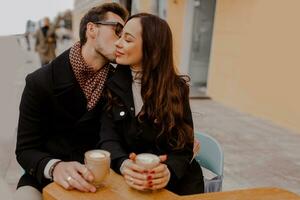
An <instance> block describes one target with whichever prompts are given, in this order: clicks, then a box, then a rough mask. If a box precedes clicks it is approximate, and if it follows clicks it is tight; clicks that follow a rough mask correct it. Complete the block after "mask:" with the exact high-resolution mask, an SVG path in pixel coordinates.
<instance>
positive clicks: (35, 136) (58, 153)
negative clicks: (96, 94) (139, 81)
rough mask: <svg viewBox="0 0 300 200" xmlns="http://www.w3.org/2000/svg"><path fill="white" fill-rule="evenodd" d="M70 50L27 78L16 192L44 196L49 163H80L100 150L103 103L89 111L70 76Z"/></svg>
mask: <svg viewBox="0 0 300 200" xmlns="http://www.w3.org/2000/svg"><path fill="white" fill-rule="evenodd" d="M69 53H70V50H67V51H65V52H64V53H62V54H61V55H60V56H59V57H57V58H56V59H54V60H53V61H52V62H51V63H50V64H48V65H46V66H44V67H42V68H40V69H38V70H36V71H35V72H33V73H31V74H29V75H28V76H27V77H26V86H25V88H24V91H23V95H22V99H21V103H20V115H19V124H18V134H17V144H16V151H15V152H16V156H17V161H18V162H19V164H20V165H21V166H22V168H23V169H24V170H25V173H24V175H23V176H22V177H21V179H20V181H19V183H18V187H20V186H24V185H31V186H33V187H35V188H37V189H39V190H40V191H41V190H42V188H43V187H44V186H46V185H47V184H48V183H50V180H48V179H46V178H44V168H45V166H46V164H47V163H48V161H49V160H51V159H54V158H56V159H61V160H63V161H79V162H81V163H83V160H84V152H85V151H87V150H90V149H94V148H97V143H98V142H99V131H100V125H101V124H100V116H101V111H102V106H103V105H104V103H103V99H100V100H99V102H98V104H97V105H96V107H95V108H94V109H92V110H91V111H88V110H87V100H86V97H85V95H84V93H83V91H82V90H81V88H80V86H79V83H78V82H77V80H76V78H75V75H74V73H73V71H72V68H71V64H70V60H69Z"/></svg>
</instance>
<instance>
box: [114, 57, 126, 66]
mask: <svg viewBox="0 0 300 200" xmlns="http://www.w3.org/2000/svg"><path fill="white" fill-rule="evenodd" d="M116 63H117V64H119V65H128V63H127V62H126V61H124V60H122V59H119V58H116Z"/></svg>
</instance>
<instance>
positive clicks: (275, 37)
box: [208, 0, 300, 133]
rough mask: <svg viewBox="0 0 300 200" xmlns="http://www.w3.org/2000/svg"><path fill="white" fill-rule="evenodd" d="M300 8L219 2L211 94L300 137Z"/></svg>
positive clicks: (276, 0)
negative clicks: (296, 132) (294, 131)
mask: <svg viewBox="0 0 300 200" xmlns="http://www.w3.org/2000/svg"><path fill="white" fill-rule="evenodd" d="M299 8H300V1H299V0H286V1H282V0H243V1H240V0H218V1H217V7H216V16H215V24H214V35H213V46H212V54H211V64H210V68H209V81H208V95H209V96H210V97H212V98H213V99H214V100H216V101H219V102H223V103H224V104H226V105H229V106H232V107H235V108H237V109H239V110H241V111H245V112H248V113H251V114H254V115H256V116H260V117H263V118H266V119H270V120H271V121H273V122H275V123H277V124H279V125H282V126H285V127H288V128H291V129H294V130H296V131H298V132H299V133H300V92H299V91H300V89H299V86H300V26H299V19H300V12H299Z"/></svg>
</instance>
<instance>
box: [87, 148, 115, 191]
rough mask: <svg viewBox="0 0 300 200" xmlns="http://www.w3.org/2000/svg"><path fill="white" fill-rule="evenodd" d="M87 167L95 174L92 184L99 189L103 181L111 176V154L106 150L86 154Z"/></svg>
mask: <svg viewBox="0 0 300 200" xmlns="http://www.w3.org/2000/svg"><path fill="white" fill-rule="evenodd" d="M84 163H85V166H86V167H87V168H88V169H89V170H90V171H91V172H92V173H93V175H94V180H93V182H92V184H93V185H94V186H95V187H96V188H99V187H100V185H101V183H102V182H103V180H104V179H105V178H106V177H107V176H108V175H109V171H110V153H109V152H108V151H105V150H98V149H96V150H90V151H87V152H85V154H84Z"/></svg>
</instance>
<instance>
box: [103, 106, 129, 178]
mask: <svg viewBox="0 0 300 200" xmlns="http://www.w3.org/2000/svg"><path fill="white" fill-rule="evenodd" d="M123 142H124V141H123ZM99 147H100V149H103V150H106V151H108V152H110V154H111V168H112V169H113V170H114V171H115V172H117V173H119V174H120V167H121V165H122V163H123V161H124V160H126V159H128V153H127V152H126V151H125V148H123V146H122V139H121V136H120V135H119V134H118V132H117V130H116V124H115V122H114V121H113V119H112V117H111V116H110V112H109V111H107V110H104V111H103V114H102V117H101V129H100V142H99Z"/></svg>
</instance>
